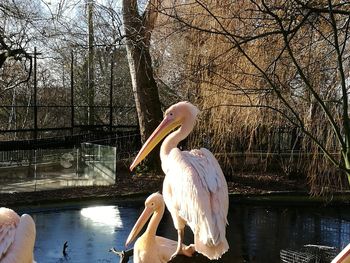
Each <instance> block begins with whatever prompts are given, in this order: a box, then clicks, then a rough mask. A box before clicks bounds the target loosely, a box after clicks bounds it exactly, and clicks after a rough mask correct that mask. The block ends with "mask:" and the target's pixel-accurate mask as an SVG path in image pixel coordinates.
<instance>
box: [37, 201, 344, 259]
mask: <svg viewBox="0 0 350 263" xmlns="http://www.w3.org/2000/svg"><path fill="white" fill-rule="evenodd" d="M142 209H143V205H142V203H139V202H137V203H132V204H130V205H126V206H125V205H108V206H95V207H90V206H88V205H83V206H81V207H74V208H72V207H71V208H69V209H67V208H64V207H62V208H60V209H59V210H52V209H50V210H48V211H45V210H44V211H40V212H35V211H34V212H33V211H32V213H31V214H32V215H33V218H34V220H35V222H36V227H37V239H36V244H35V251H34V254H35V258H36V260H37V262H39V263H40V262H45V263H57V262H72V263H73V262H74V263H79V262H81V263H90V262H91V263H94V262H119V259H118V257H117V256H116V255H115V254H113V253H110V252H108V251H109V249H110V248H111V247H115V248H116V250H120V251H121V250H125V247H124V243H125V240H126V238H127V236H128V234H129V231H130V230H131V228H132V226H133V224H134V223H135V222H136V220H137V218H138V216H139V215H140V213H141V211H142ZM228 221H229V226H228V228H227V239H228V242H229V244H230V250H229V252H228V253H227V254H226V255H225V256H224V257H223V259H222V261H221V262H230V263H232V262H272V263H273V262H276V263H277V262H280V260H279V253H280V250H281V249H286V248H288V249H300V248H301V247H302V246H303V245H305V244H319V245H325V246H332V247H336V248H338V249H341V248H343V247H345V246H346V245H347V244H348V243H349V242H350V209H341V207H323V206H319V207H318V205H314V206H303V207H298V206H282V205H279V206H278V205H274V206H270V205H266V204H265V205H251V204H239V203H235V204H232V205H231V207H230V211H229V215H228ZM158 234H159V235H162V236H165V237H168V238H172V239H174V240H176V237H177V236H176V231H175V229H174V228H173V224H172V220H171V217H170V215H169V214H168V213H166V214H165V216H164V217H163V220H162V222H161V224H160V226H159V228H158ZM65 241H67V242H68V247H67V249H66V252H67V254H66V256H64V255H63V244H64V242H65ZM192 241H193V236H192V233H191V231H190V230H189V229H187V231H186V234H185V243H191V242H192Z"/></svg>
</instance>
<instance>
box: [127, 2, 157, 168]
mask: <svg viewBox="0 0 350 263" xmlns="http://www.w3.org/2000/svg"><path fill="white" fill-rule="evenodd" d="M153 7H154V5H153V2H152V1H150V2H149V3H148V6H147V7H146V10H145V12H144V14H143V16H140V15H139V13H138V7H137V1H136V0H123V20H124V28H125V34H126V50H127V55H128V62H129V68H130V74H131V80H132V87H133V93H134V98H135V103H136V109H137V114H138V120H139V126H140V133H141V141H142V143H144V142H145V141H146V140H147V138H148V137H149V136H150V135H151V134H152V132H153V130H154V129H155V128H156V127H157V126H158V124H159V123H160V121H161V118H162V111H161V107H160V101H159V95H158V87H157V83H156V81H155V80H154V77H153V69H152V59H151V56H150V52H149V40H150V34H151V31H152V29H153V26H154V21H155V16H156V11H155V9H154V8H153ZM148 161H149V163H148V165H150V166H151V167H152V168H159V164H160V160H159V151H157V150H155V151H153V152H152V153H151V154H150V155H149V158H148Z"/></svg>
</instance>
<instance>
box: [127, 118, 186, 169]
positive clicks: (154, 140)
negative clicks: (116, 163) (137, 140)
mask: <svg viewBox="0 0 350 263" xmlns="http://www.w3.org/2000/svg"><path fill="white" fill-rule="evenodd" d="M180 125H181V122H180V121H179V120H176V119H174V118H172V117H171V116H165V118H164V119H163V121H162V122H161V123H160V124H159V126H158V127H157V128H156V129H155V130H154V132H153V133H152V134H151V136H150V137H149V138H148V140H147V141H146V142H145V144H144V145H143V146H142V148H141V150H140V151H139V153H138V154H137V156H136V158H135V160H134V161H133V163H132V164H131V166H130V171H132V170H133V169H134V168H135V166H136V165H138V164H139V163H140V162H141V161H142V160H143V159H145V158H146V156H147V155H148V154H149V153H150V152H151V151H152V150H153V148H154V147H156V145H157V144H158V143H159V142H160V141H161V140H162V139H163V138H164V137H165V136H166V135H167V134H169V133H170V132H171V131H172V130H174V129H175V128H177V127H178V126H180Z"/></svg>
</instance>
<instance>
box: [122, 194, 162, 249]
mask: <svg viewBox="0 0 350 263" xmlns="http://www.w3.org/2000/svg"><path fill="white" fill-rule="evenodd" d="M160 210H162V211H164V200H163V196H162V195H161V194H160V193H154V194H151V195H150V196H149V197H148V198H147V199H146V201H145V209H144V210H143V212H142V214H141V215H140V217H139V219H137V221H136V223H135V225H134V227H133V228H132V230H131V231H130V234H129V236H128V238H127V240H126V242H125V246H128V245H129V244H130V243H131V242H132V241H133V240H134V239H135V238H136V236H137V235H138V233H140V231H141V229H142V228H143V226H144V225H145V224H146V222H147V221H148V219H149V218H150V217H151V215H152V214H153V213H154V212H155V211H160Z"/></svg>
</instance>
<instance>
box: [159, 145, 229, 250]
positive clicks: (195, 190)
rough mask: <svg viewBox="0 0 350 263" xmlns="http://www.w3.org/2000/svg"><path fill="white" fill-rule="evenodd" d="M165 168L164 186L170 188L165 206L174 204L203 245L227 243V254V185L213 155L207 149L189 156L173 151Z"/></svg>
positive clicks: (177, 150)
mask: <svg viewBox="0 0 350 263" xmlns="http://www.w3.org/2000/svg"><path fill="white" fill-rule="evenodd" d="M165 166H166V167H163V168H166V171H165V172H166V175H167V176H166V181H165V184H168V187H170V188H171V197H170V198H166V196H164V199H165V202H166V203H169V202H171V203H172V204H171V205H170V206H171V207H173V209H176V210H177V211H178V215H179V216H180V217H182V218H183V219H184V220H185V221H186V222H187V224H188V225H189V226H190V227H191V229H192V231H193V232H194V234H195V238H196V236H197V238H199V239H200V241H201V243H203V244H205V245H206V246H209V247H210V246H217V245H218V244H220V243H225V245H224V246H225V249H226V250H227V249H228V245H227V241H226V237H225V233H226V231H225V229H226V224H227V212H228V204H229V202H228V190H227V183H226V180H225V177H224V175H223V173H222V170H221V168H220V166H219V164H218V162H217V160H216V159H215V157H214V156H213V154H212V153H211V152H210V151H208V150H207V149H205V148H201V149H200V150H192V151H190V152H189V151H180V150H179V149H178V148H174V149H173V150H172V151H171V152H170V155H169V156H168V158H167V160H166V161H165ZM169 185H171V186H169ZM167 199H168V200H167ZM169 199H170V200H169ZM167 206H168V204H167ZM168 208H169V206H168ZM171 209H172V208H169V210H171ZM170 212H171V211H170ZM226 247H227V248H226ZM196 249H197V247H196Z"/></svg>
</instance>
